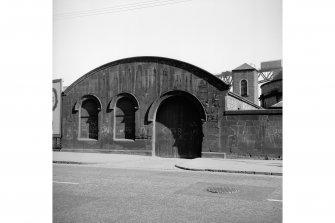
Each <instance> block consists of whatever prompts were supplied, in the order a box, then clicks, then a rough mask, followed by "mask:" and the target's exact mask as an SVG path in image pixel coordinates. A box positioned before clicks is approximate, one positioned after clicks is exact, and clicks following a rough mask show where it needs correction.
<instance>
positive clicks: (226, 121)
mask: <svg viewBox="0 0 335 223" xmlns="http://www.w3.org/2000/svg"><path fill="white" fill-rule="evenodd" d="M240 108H246V109H247V110H248V111H250V110H259V109H261V108H260V107H259V106H257V105H255V104H253V103H251V102H250V101H248V100H245V99H243V98H242V97H240V96H238V95H235V94H234V93H232V92H229V85H227V84H225V83H224V82H223V81H221V80H220V79H218V78H217V77H215V76H214V75H212V74H210V73H209V72H207V71H205V70H203V69H201V68H198V67H196V66H194V65H191V64H188V63H185V62H182V61H178V60H174V59H168V58H162V57H133V58H126V59H122V60H117V61H114V62H111V63H108V64H105V65H103V66H100V67H98V68H96V69H94V70H92V71H90V72H89V73H87V74H85V75H84V76H82V77H81V78H79V79H78V80H77V81H75V82H74V83H73V84H72V85H70V86H69V87H68V88H67V89H66V90H65V91H64V92H63V97H62V145H63V149H64V150H75V151H97V152H120V153H133V154H146V155H155V156H161V157H187V158H193V157H201V156H206V155H209V154H212V155H213V154H214V156H220V155H222V154H226V153H229V154H231V153H236V154H243V155H248V154H250V151H249V152H248V151H247V150H250V149H251V150H252V151H254V153H253V154H260V155H264V154H265V153H266V154H274V155H278V151H279V150H280V152H279V153H280V155H281V145H280V148H279V147H278V146H271V145H270V144H269V145H270V146H268V147H267V149H266V148H265V147H264V146H263V147H262V145H261V146H260V145H258V144H257V143H256V144H257V145H256V144H255V143H254V142H253V141H255V140H256V141H257V139H256V138H257V137H259V139H261V137H262V136H260V135H259V134H258V133H255V134H256V135H257V134H258V135H259V136H256V135H255V134H254V135H252V134H253V133H252V134H251V133H250V132H249V133H248V134H249V135H245V134H244V133H243V134H244V136H243V137H244V138H247V139H248V140H249V141H248V140H247V141H248V142H247V141H245V142H242V141H241V137H240V138H239V136H238V131H239V130H237V132H236V131H235V130H234V128H235V127H236V126H238V125H239V124H241V123H242V122H243V123H244V125H245V126H246V121H247V120H248V118H247V117H248V115H246V114H233V113H231V114H227V115H225V113H227V112H228V113H229V110H230V111H231V110H238V109H240ZM254 112H255V111H254ZM273 115H276V114H273ZM263 116H264V115H263ZM265 116H267V114H265ZM228 117H229V118H228ZM241 117H244V120H245V121H242V122H241V123H239V124H238V121H239V120H242V119H243V118H241ZM249 117H251V116H250V115H249ZM252 117H256V116H252ZM257 117H258V116H257ZM260 117H261V116H259V117H258V118H257V120H259V121H261V120H263V119H262V118H260ZM230 119H231V120H230ZM252 119H253V118H252ZM234 120H235V122H234ZM256 122H257V121H256ZM256 122H255V123H254V124H252V125H254V126H257V123H256ZM234 126H235V127H234ZM231 130H233V133H232V132H231ZM234 132H235V133H234ZM234 134H235V135H234ZM263 134H264V137H265V133H263ZM232 137H233V138H234V137H235V139H233V138H232ZM255 137H256V138H255ZM265 138H266V137H265ZM265 138H264V140H265V141H266V139H265ZM239 140H240V141H241V142H240V143H239ZM250 140H251V141H250ZM264 140H263V141H264ZM265 141H264V142H265ZM250 142H252V143H253V144H252V145H253V146H252V147H250V145H251V144H250ZM245 143H249V146H248V144H245ZM255 148H256V149H255ZM278 149H279V150H278ZM264 151H265V152H264Z"/></svg>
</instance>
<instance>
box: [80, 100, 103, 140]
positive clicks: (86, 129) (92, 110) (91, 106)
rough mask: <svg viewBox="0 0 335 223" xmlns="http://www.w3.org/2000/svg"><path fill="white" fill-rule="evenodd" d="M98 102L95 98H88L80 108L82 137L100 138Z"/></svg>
mask: <svg viewBox="0 0 335 223" xmlns="http://www.w3.org/2000/svg"><path fill="white" fill-rule="evenodd" d="M98 113H99V109H98V104H97V102H96V101H95V100H94V99H91V98H89V99H86V100H84V101H83V102H82V104H81V108H80V128H79V131H80V133H79V134H80V138H83V139H96V140H97V139H98V135H99V126H98Z"/></svg>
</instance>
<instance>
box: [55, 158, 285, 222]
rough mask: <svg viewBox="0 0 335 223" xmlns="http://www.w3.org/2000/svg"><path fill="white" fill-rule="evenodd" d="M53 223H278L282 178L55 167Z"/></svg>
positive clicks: (180, 171) (89, 167)
mask: <svg viewBox="0 0 335 223" xmlns="http://www.w3.org/2000/svg"><path fill="white" fill-rule="evenodd" d="M208 190H214V191H215V190H218V191H219V192H220V191H221V192H232V193H211V192H209V191H208ZM53 222H55V223H56V222H60V223H66V222H90V223H93V222H248V223H251V222H257V223H259V222H269V223H275V222H282V177H279V176H262V175H248V174H231V173H211V172H192V171H187V170H180V169H176V170H175V171H171V170H170V171H168V170H162V171H160V170H144V169H117V168H104V167H94V166H86V165H71V164H54V165H53Z"/></svg>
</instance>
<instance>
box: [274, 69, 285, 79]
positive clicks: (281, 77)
mask: <svg viewBox="0 0 335 223" xmlns="http://www.w3.org/2000/svg"><path fill="white" fill-rule="evenodd" d="M282 79H283V71H282V70H280V71H278V72H277V73H276V74H275V75H273V78H272V80H273V81H275V80H282Z"/></svg>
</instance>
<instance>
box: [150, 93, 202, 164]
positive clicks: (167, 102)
mask: <svg viewBox="0 0 335 223" xmlns="http://www.w3.org/2000/svg"><path fill="white" fill-rule="evenodd" d="M206 117H207V115H206V111H205V109H204V107H203V106H202V104H201V102H200V101H199V100H198V99H197V98H196V97H195V96H194V95H192V94H190V93H188V92H185V91H180V90H176V91H169V92H166V93H165V94H163V95H162V96H161V97H159V98H158V99H157V100H156V101H155V102H154V103H153V104H152V106H151V107H150V109H149V115H148V120H149V121H152V122H153V135H152V137H153V138H152V154H153V156H161V157H181V158H196V157H200V156H201V150H202V138H203V136H204V135H203V130H202V124H203V122H205V121H206Z"/></svg>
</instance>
